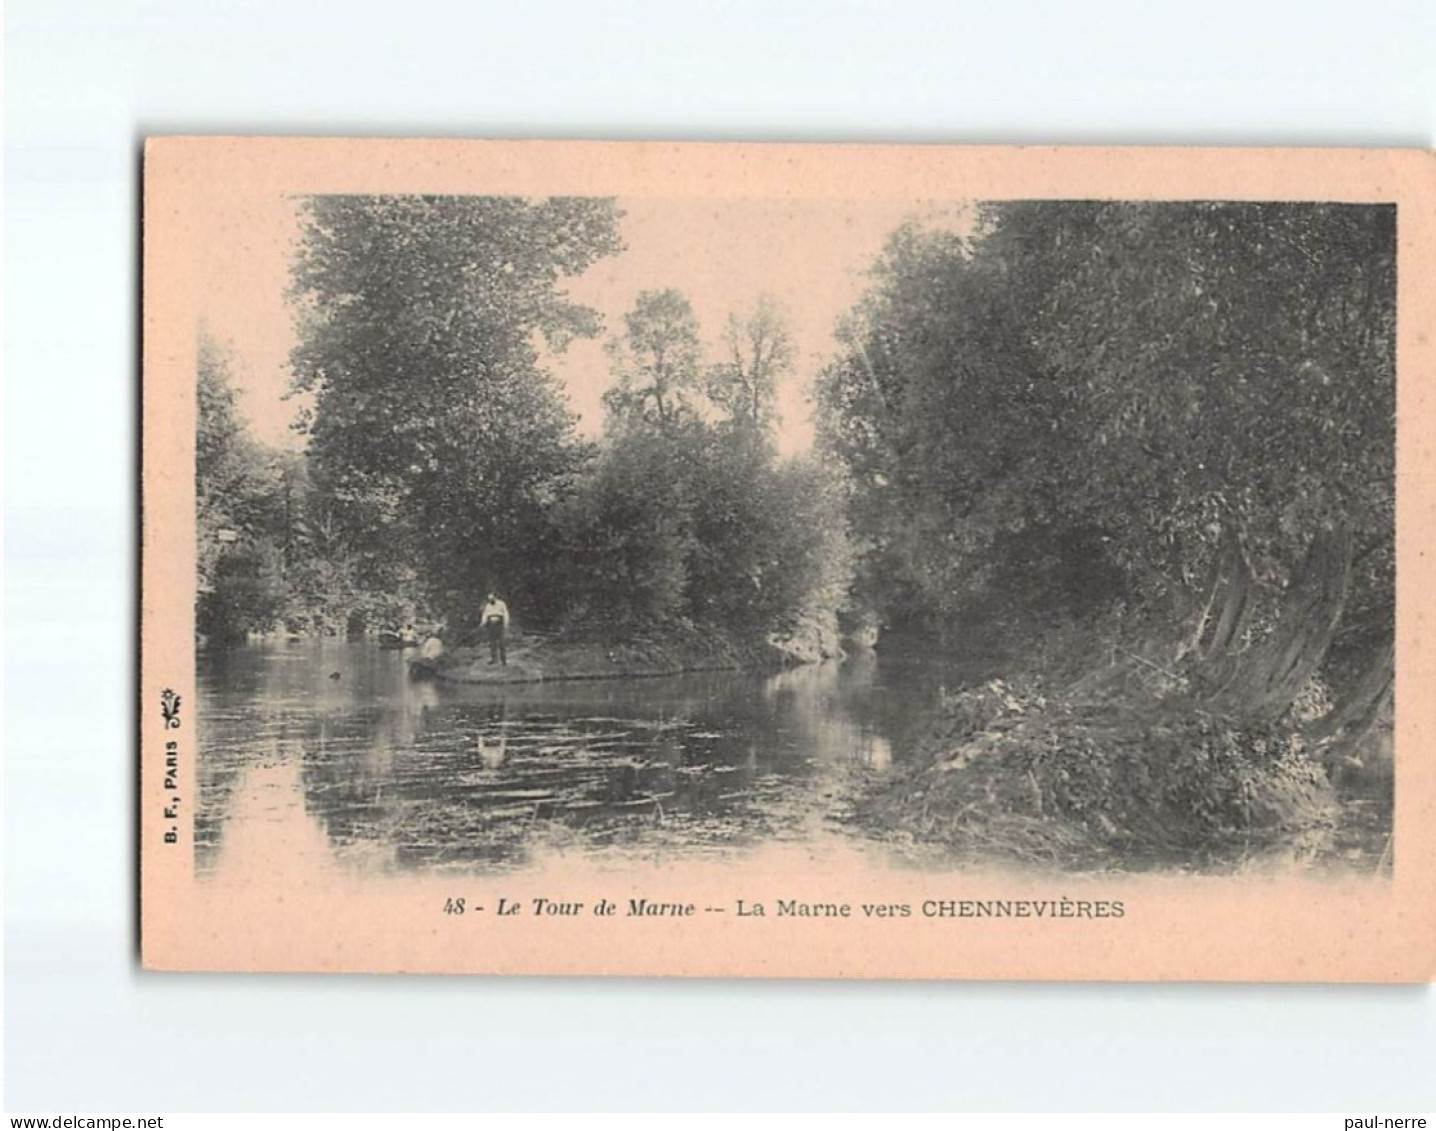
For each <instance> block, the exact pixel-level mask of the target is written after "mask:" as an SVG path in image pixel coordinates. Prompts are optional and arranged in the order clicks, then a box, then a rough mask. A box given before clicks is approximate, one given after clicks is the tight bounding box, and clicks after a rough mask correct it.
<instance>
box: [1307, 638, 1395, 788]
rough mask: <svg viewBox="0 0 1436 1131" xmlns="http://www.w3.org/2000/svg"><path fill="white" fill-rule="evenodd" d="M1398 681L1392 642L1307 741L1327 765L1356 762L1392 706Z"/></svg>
mask: <svg viewBox="0 0 1436 1131" xmlns="http://www.w3.org/2000/svg"><path fill="white" fill-rule="evenodd" d="M1395 681H1396V650H1395V648H1394V647H1393V646H1392V645H1391V643H1390V642H1389V641H1388V642H1387V643H1386V644H1385V645H1384V646H1382V647H1381V648H1379V649H1378V650H1377V654H1376V656H1375V658H1374V659H1373V660H1372V662H1371V664H1370V665H1369V666H1368V667H1367V669H1366V673H1365V674H1364V675H1363V676H1362V677H1361V679H1360V680H1358V681H1357V683H1356V686H1355V687H1353V688H1352V689H1351V692H1350V693H1349V694H1348V695H1347V696H1346V698H1345V699H1343V700H1342V701H1341V702H1340V703H1337V704H1336V706H1334V707H1333V708H1332V710H1331V712H1330V713H1329V714H1327V715H1326V716H1324V717H1323V718H1320V719H1317V720H1316V722H1314V723H1313V724H1312V725H1311V727H1310V728H1309V729H1308V731H1307V738H1308V740H1309V741H1310V742H1311V743H1312V745H1313V747H1314V749H1315V750H1316V752H1317V754H1318V755H1319V756H1320V757H1321V759H1322V760H1323V761H1324V762H1326V764H1327V765H1334V764H1335V763H1337V762H1339V761H1341V760H1343V759H1349V758H1354V757H1355V756H1356V754H1357V751H1358V750H1360V748H1361V745H1362V743H1364V742H1365V741H1366V739H1367V736H1368V735H1370V734H1371V732H1372V731H1373V730H1374V729H1375V728H1376V724H1377V722H1378V721H1379V720H1380V719H1381V716H1382V713H1383V712H1384V711H1385V709H1386V708H1387V707H1388V706H1389V705H1390V703H1391V697H1392V692H1393V690H1394V688H1395Z"/></svg>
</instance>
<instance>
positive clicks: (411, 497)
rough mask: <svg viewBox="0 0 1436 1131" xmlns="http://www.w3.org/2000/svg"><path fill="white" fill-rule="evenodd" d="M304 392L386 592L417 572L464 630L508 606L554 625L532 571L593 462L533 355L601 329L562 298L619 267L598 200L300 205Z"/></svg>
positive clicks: (328, 471)
mask: <svg viewBox="0 0 1436 1131" xmlns="http://www.w3.org/2000/svg"><path fill="white" fill-rule="evenodd" d="M304 208H305V211H304V230H303V235H302V238H301V242H300V248H299V254H298V257H297V259H296V262H295V266H294V273H293V284H292V289H291V296H292V299H293V301H294V303H295V305H296V309H297V311H298V323H299V329H300V344H299V346H298V347H297V348H296V350H295V352H294V356H293V367H294V387H295V389H296V390H307V391H312V392H313V393H314V394H315V404H314V409H313V413H312V416H311V417H310V418H309V419H308V421H307V422H306V424H305V427H306V430H307V431H308V433H309V437H310V447H309V451H310V455H311V460H312V465H313V472H314V475H315V479H316V482H317V483H318V485H319V487H320V488H321V490H322V491H323V492H324V493H325V495H326V496H327V497H328V498H329V499H330V500H331V501H332V504H333V507H334V510H335V514H336V516H337V518H338V521H340V523H341V524H342V525H343V527H344V529H345V530H346V531H347V532H348V533H349V536H350V541H351V543H352V545H353V546H354V547H355V549H356V551H357V552H358V553H360V554H361V555H362V556H363V558H364V560H365V561H364V573H365V575H366V577H367V578H369V579H370V580H371V581H372V582H374V583H375V584H376V585H379V586H382V584H384V582H385V580H386V579H391V578H392V577H393V575H394V574H395V572H396V571H401V570H402V569H404V568H405V567H406V566H407V567H411V568H412V567H414V566H416V565H417V568H418V571H419V574H420V576H421V578H422V579H423V581H424V583H425V584H426V585H427V587H428V588H429V589H430V591H431V593H432V595H433V597H434V599H435V600H436V601H437V602H438V603H439V604H440V606H441V607H442V608H444V609H445V610H446V611H448V612H450V613H451V614H452V615H453V616H455V617H456V618H457V619H458V620H459V621H462V619H463V617H464V615H465V614H466V612H467V611H468V609H469V606H470V605H471V604H472V602H473V599H474V596H475V595H476V594H477V593H479V592H481V591H482V590H483V589H485V588H487V587H490V586H497V587H500V588H503V589H504V590H505V591H506V592H507V593H508V594H509V595H510V597H511V598H514V599H515V600H516V601H517V603H518V606H519V607H522V608H524V609H525V611H526V612H527V613H528V614H529V615H530V616H531V617H533V618H535V619H544V618H545V617H548V616H552V615H553V614H554V612H555V608H554V606H555V604H556V602H557V600H558V598H557V597H556V595H555V594H554V593H553V592H552V585H551V581H552V579H550V578H547V577H546V576H544V574H543V571H542V570H541V569H539V570H536V569H535V568H534V563H535V562H542V561H545V560H546V556H545V553H544V551H545V549H546V548H548V547H550V546H551V545H552V540H553V537H554V531H553V530H552V529H551V523H550V518H551V511H552V505H553V503H554V502H555V500H556V499H557V498H558V497H560V496H561V495H562V494H563V493H564V492H566V491H567V490H569V489H570V487H571V484H572V480H573V477H574V475H575V474H576V472H577V471H578V469H579V468H580V466H581V465H582V462H583V460H584V458H585V451H584V449H583V447H582V446H581V445H578V444H576V443H575V442H574V439H573V435H572V425H573V421H572V417H571V414H570V413H569V412H568V409H567V407H566V405H565V403H564V399H563V395H562V392H561V390H560V389H559V388H558V386H557V384H556V382H555V380H554V378H553V376H552V375H551V374H550V373H548V372H547V371H546V370H545V369H544V368H543V367H542V365H541V360H540V355H539V352H538V344H537V343H538V340H539V339H543V340H546V341H547V342H548V343H549V345H550V346H551V347H552V348H554V349H561V348H563V347H564V346H565V345H566V344H567V342H568V341H569V340H571V339H572V338H573V337H575V336H594V335H596V334H597V333H598V332H599V330H600V322H599V318H598V316H597V314H596V312H594V311H592V310H590V309H588V308H586V307H583V306H579V305H576V304H574V303H572V302H570V301H568V299H567V298H566V296H565V294H564V292H563V290H562V288H561V281H562V280H563V279H564V278H565V277H568V276H573V275H576V274H578V273H580V272H582V271H583V270H585V269H586V268H587V267H588V266H589V265H590V264H591V263H593V262H594V261H595V260H597V259H599V258H601V257H603V256H606V255H611V254H614V253H616V252H617V251H618V250H619V248H620V242H619V238H618V231H617V221H618V215H619V214H618V211H617V209H616V208H615V206H614V205H613V203H612V202H611V201H608V200H601V199H588V198H554V199H548V200H536V201H530V200H524V199H519V198H514V197H445V196H333V197H312V198H309V199H308V200H307V201H306V202H305V206H304Z"/></svg>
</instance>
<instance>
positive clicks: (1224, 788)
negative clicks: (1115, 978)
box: [858, 656, 1390, 871]
mask: <svg viewBox="0 0 1436 1131" xmlns="http://www.w3.org/2000/svg"><path fill="white" fill-rule="evenodd" d="M1319 711H1320V707H1319V706H1313V705H1312V704H1311V703H1309V702H1307V703H1298V704H1297V705H1295V706H1294V708H1293V709H1292V710H1291V711H1289V712H1288V713H1286V714H1284V715H1283V716H1281V717H1279V718H1276V719H1274V720H1267V721H1262V722H1257V721H1252V720H1250V719H1248V720H1243V719H1241V718H1239V717H1236V716H1233V715H1229V714H1223V713H1219V712H1216V711H1213V710H1211V709H1210V708H1209V706H1208V705H1206V704H1204V703H1203V702H1201V701H1200V700H1199V699H1198V698H1197V697H1195V696H1193V695H1192V694H1191V692H1190V689H1189V688H1188V687H1187V686H1185V685H1184V684H1183V682H1182V681H1181V680H1180V679H1179V678H1173V673H1169V672H1163V671H1160V670H1158V669H1157V668H1156V667H1155V666H1153V665H1152V664H1151V663H1150V662H1148V661H1146V660H1144V659H1142V658H1140V657H1135V656H1132V657H1129V658H1127V659H1125V660H1124V661H1120V662H1117V663H1112V664H1110V665H1107V666H1104V667H1102V668H1101V669H1100V670H1095V671H1092V672H1090V673H1089V674H1088V675H1086V676H1085V677H1084V678H1082V679H1079V680H1075V681H1071V682H1065V683H1062V684H1060V685H1057V686H1053V685H1052V684H1051V683H1050V682H1046V681H1044V680H1042V679H1040V678H1034V677H1026V678H1023V679H1017V680H1013V681H1010V682H1004V681H997V680H994V681H992V682H990V683H988V684H986V685H984V686H982V687H979V688H975V689H971V690H967V691H964V692H961V693H959V694H956V695H951V696H946V697H945V698H944V700H943V702H942V703H941V704H940V705H939V706H938V707H937V708H936V709H935V711H934V712H933V715H932V717H931V718H930V720H928V723H927V726H926V728H925V733H924V736H923V738H922V740H921V741H920V743H919V746H918V749H917V751H916V752H915V757H914V758H913V759H912V760H911V761H910V762H909V764H908V765H907V766H905V767H904V768H903V769H901V770H900V771H899V772H898V773H896V774H895V775H893V776H892V777H890V778H889V779H887V780H886V781H884V782H881V783H877V784H876V788H875V791H874V792H873V793H872V794H871V795H870V796H869V797H868V798H867V799H866V800H865V802H864V803H863V804H862V805H861V806H860V807H859V814H858V819H859V820H860V821H862V822H863V823H865V824H868V825H869V826H871V827H872V828H873V829H874V830H875V831H880V832H881V834H882V835H884V836H886V837H891V838H893V839H896V840H899V841H903V842H906V843H909V844H915V845H921V846H925V847H929V848H933V849H936V850H939V851H941V852H943V853H944V854H946V855H950V856H951V857H955V858H959V859H966V860H971V861H975V862H983V863H994V862H1000V863H1022V864H1029V865H1038V866H1046V867H1056V868H1064V869H1071V868H1075V869H1083V870H1087V869H1093V870H1104V869H1109V868H1111V869H1120V870H1124V871H1126V870H1142V869H1144V868H1163V869H1170V868H1173V867H1176V868H1180V869H1187V868H1190V869H1193V870H1218V871H1221V870H1232V869H1234V868H1247V867H1260V866H1262V865H1263V864H1266V863H1276V862H1282V863H1291V862H1294V861H1301V860H1307V861H1310V860H1315V859H1322V860H1335V859H1338V858H1344V859H1345V861H1346V862H1347V863H1348V864H1351V865H1352V866H1357V867H1365V866H1368V865H1371V864H1372V863H1373V862H1376V866H1377V867H1380V866H1382V861H1381V858H1382V857H1383V856H1384V853H1383V852H1382V846H1383V843H1384V840H1385V836H1386V833H1387V832H1389V824H1388V825H1387V826H1386V827H1385V828H1384V829H1383V828H1382V827H1380V826H1381V822H1380V821H1379V820H1378V821H1374V822H1368V823H1371V824H1372V827H1371V828H1370V829H1354V828H1353V825H1352V821H1351V820H1349V819H1348V813H1347V810H1348V809H1352V803H1351V802H1350V797H1351V796H1352V794H1351V791H1350V790H1349V789H1341V790H1338V788H1336V786H1335V785H1334V784H1333V779H1337V784H1342V783H1341V782H1340V779H1341V778H1342V777H1343V776H1345V777H1348V778H1349V777H1350V776H1351V775H1352V774H1353V773H1355V774H1357V775H1358V776H1359V777H1360V778H1361V779H1362V780H1367V779H1369V780H1370V781H1373V782H1375V781H1377V779H1381V778H1382V775H1383V773H1385V774H1386V779H1387V780H1388V784H1389V764H1390V762H1389V759H1390V744H1389V734H1390V726H1389V720H1388V721H1387V724H1386V725H1385V727H1384V730H1381V731H1378V733H1377V734H1376V735H1375V736H1374V740H1373V742H1372V743H1371V744H1370V747H1371V748H1370V750H1369V752H1368V754H1367V755H1366V761H1365V763H1364V764H1361V763H1354V764H1351V765H1347V766H1344V767H1338V768H1334V769H1332V770H1329V769H1328V767H1327V766H1326V765H1325V764H1324V763H1323V760H1322V757H1321V752H1320V750H1319V748H1318V747H1317V745H1316V744H1315V743H1314V742H1313V741H1312V739H1311V734H1312V731H1313V728H1312V723H1313V722H1314V721H1315V720H1316V719H1317V718H1319ZM1353 766H1354V767H1355V768H1353ZM1345 784H1347V785H1349V784H1350V783H1349V782H1347V783H1345ZM1368 792H1369V791H1368ZM1376 792H1378V793H1379V792H1380V790H1379V789H1378V790H1377V791H1376ZM1363 805H1364V806H1366V807H1367V809H1370V810H1371V811H1372V812H1376V813H1379V811H1380V809H1381V806H1380V804H1379V798H1378V799H1376V800H1371V799H1367V800H1363V801H1361V802H1360V803H1359V804H1357V805H1356V809H1361V806H1363ZM1352 811H1353V812H1355V810H1354V809H1353V810H1352ZM1362 812H1363V813H1365V812H1366V810H1362ZM1388 812H1389V810H1388ZM1358 815H1360V814H1358ZM1367 816H1370V814H1367ZM1353 835H1355V836H1356V838H1357V839H1356V840H1353V839H1352V838H1353Z"/></svg>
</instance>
